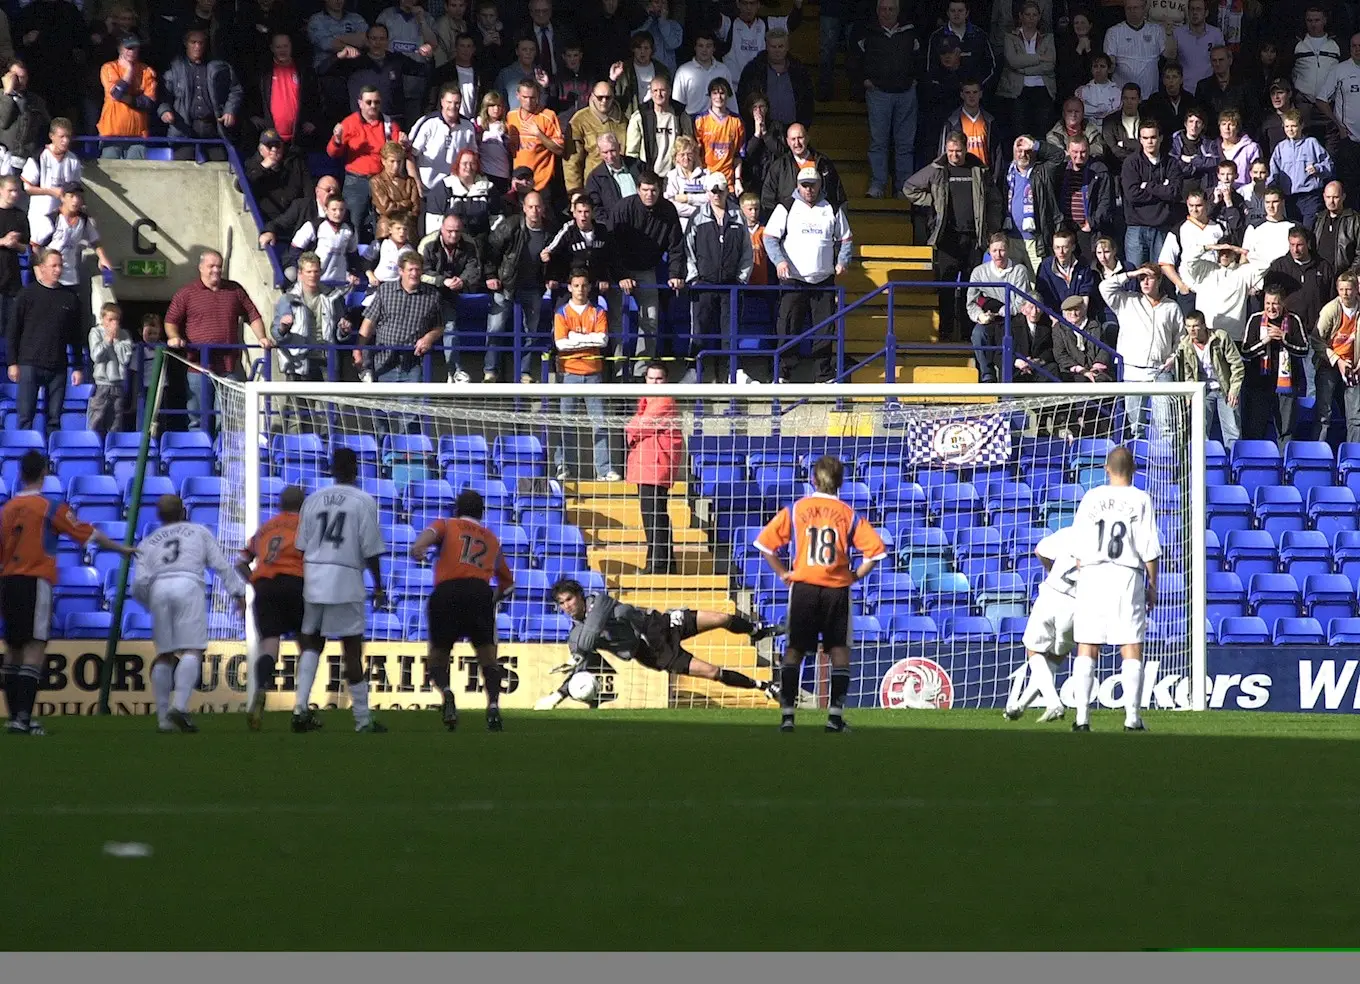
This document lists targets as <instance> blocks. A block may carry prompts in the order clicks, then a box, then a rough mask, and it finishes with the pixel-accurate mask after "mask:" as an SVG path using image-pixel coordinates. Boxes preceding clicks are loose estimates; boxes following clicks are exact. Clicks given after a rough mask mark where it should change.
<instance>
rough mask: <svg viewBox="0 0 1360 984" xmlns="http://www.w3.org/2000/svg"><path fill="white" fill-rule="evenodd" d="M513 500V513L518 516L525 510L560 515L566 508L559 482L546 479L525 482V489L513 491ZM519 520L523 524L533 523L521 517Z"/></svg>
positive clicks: (565, 500) (564, 496)
mask: <svg viewBox="0 0 1360 984" xmlns="http://www.w3.org/2000/svg"><path fill="white" fill-rule="evenodd" d="M513 502H514V512H515V515H516V516H519V517H522V516H523V515H524V514H525V513H526V512H544V513H550V514H554V515H557V516H559V517H560V516H561V515H562V514H563V510H564V509H565V508H566V504H567V497H566V495H565V494H564V493H563V491H562V483H561V482H559V481H557V480H556V479H548V480H540V481H537V482H533V483H528V484H526V486H525V491H516V492H515V493H514V499H513ZM519 522H520V524H521V525H523V526H533V525H534V524H533V523H532V522H529V521H527V520H524V519H522V518H521V519H520V520H519Z"/></svg>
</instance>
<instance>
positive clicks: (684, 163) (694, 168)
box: [666, 137, 708, 229]
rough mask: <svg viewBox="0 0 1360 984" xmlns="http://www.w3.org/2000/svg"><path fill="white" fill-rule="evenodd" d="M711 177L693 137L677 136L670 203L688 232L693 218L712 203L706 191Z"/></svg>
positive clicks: (669, 185)
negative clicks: (707, 178)
mask: <svg viewBox="0 0 1360 984" xmlns="http://www.w3.org/2000/svg"><path fill="white" fill-rule="evenodd" d="M707 176H708V172H707V171H706V170H704V166H703V160H702V158H701V157H700V155H699V144H698V143H697V142H696V141H695V139H694V138H693V137H676V138H675V167H673V168H671V173H670V174H668V175H666V200H667V201H669V202H670V203H671V204H672V205H674V206H675V210H676V211H677V212H679V213H680V223H681V225H683V226H684V227H685V228H686V229H688V228H689V220H690V218H692V217H693V215H694V213H695V212H697V211H699V209H700V208H701V207H703V204H704V202H705V201H707V200H708V193H707V192H706V191H704V178H706V177H707Z"/></svg>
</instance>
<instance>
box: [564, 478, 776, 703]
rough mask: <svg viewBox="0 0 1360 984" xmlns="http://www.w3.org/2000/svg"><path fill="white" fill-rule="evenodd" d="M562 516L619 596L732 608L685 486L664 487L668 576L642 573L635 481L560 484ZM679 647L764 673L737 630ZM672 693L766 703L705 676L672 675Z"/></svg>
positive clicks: (645, 603) (641, 602)
mask: <svg viewBox="0 0 1360 984" xmlns="http://www.w3.org/2000/svg"><path fill="white" fill-rule="evenodd" d="M564 492H565V494H566V517H565V518H566V521H567V522H568V523H570V524H572V525H575V526H579V527H580V528H581V531H582V532H583V533H584V534H585V538H586V554H587V557H588V560H589V565H590V569H591V570H593V571H597V572H599V573H600V574H601V575H602V576H603V577H604V579H605V583H606V584H607V585H608V586H609V589H610V590H611V591H612V592H615V596H616V597H617V598H618V600H619V601H622V602H626V603H628V604H630V605H637V606H638V607H640V608H650V609H654V610H657V611H666V610H668V609H672V608H697V609H704V610H706V611H715V612H729V613H730V612H735V611H736V610H737V604H736V602H735V601H734V600H733V592H732V588H731V582H730V579H729V578H728V575H727V574H725V573H721V568H722V566H723V564H722V563H720V562H719V560H718V558H716V557H715V555H714V551H713V544H712V543H711V541H710V535H709V533H708V532H707V531H706V530H704V529H703V528H702V527H701V526H700V525H699V521H698V518H697V517H696V515H695V510H694V507H693V506H692V505H691V501H690V490H689V485H688V484H687V483H685V482H677V483H676V484H675V485H673V486H672V487H671V496H670V502H669V504H668V505H669V508H668V511H669V513H670V517H671V526H672V539H673V542H674V544H675V560H676V563H677V565H678V567H679V572H678V573H677V574H674V575H654V574H645V573H643V567H644V565H645V562H646V556H647V547H646V538H645V536H644V534H643V529H642V509H641V506H640V505H639V503H638V498H637V486H636V485H633V484H632V483H630V482H593V481H579V482H566V483H565V484H564ZM685 648H686V649H687V650H689V652H691V653H693V654H694V655H695V656H697V657H699V658H700V659H702V660H705V661H707V662H709V663H713V664H714V665H716V666H723V667H727V668H729V669H734V670H740V671H741V672H743V673H746V674H749V675H751V676H754V677H755V678H756V679H757V680H767V679H769V674H770V670H769V667H768V661H766V664H765V665H762V662H761V660H760V658H759V657H758V655H757V653H756V648H755V647H754V646H752V645H750V643H748V642H747V641H746V640H745V639H744V638H742V637H741V636H734V635H732V634H731V633H730V632H726V631H723V630H717V631H713V632H703V633H700V634H699V635H697V636H695V637H694V638H693V639H691V640H689V641H688V642H687V643H686V644H685ZM671 688H672V697H673V698H674V699H675V700H676V701H677V703H678V704H679V706H682V707H685V706H695V705H698V704H703V703H711V704H714V705H719V706H723V707H768V706H769V701H767V700H766V699H765V698H764V696H763V695H761V694H760V693H759V692H758V691H749V692H747V691H738V690H733V689H731V688H730V687H724V686H723V685H721V684H718V683H714V682H711V681H708V680H699V679H694V678H691V677H677V678H672V683H671Z"/></svg>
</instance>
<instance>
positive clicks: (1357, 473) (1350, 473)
mask: <svg viewBox="0 0 1360 984" xmlns="http://www.w3.org/2000/svg"><path fill="white" fill-rule="evenodd" d="M1336 478H1337V481H1338V482H1340V483H1341V484H1342V485H1344V486H1346V487H1347V488H1348V489H1350V490H1351V491H1352V492H1355V493H1357V494H1360V443H1353V442H1350V441H1347V442H1345V443H1343V444H1342V445H1341V446H1340V447H1338V448H1337V449H1336Z"/></svg>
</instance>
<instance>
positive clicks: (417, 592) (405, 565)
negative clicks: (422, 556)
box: [382, 556, 434, 603]
mask: <svg viewBox="0 0 1360 984" xmlns="http://www.w3.org/2000/svg"><path fill="white" fill-rule="evenodd" d="M382 560H383V561H390V562H391V564H392V568H391V571H390V573H389V574H388V576H387V596H388V598H390V599H391V600H392V601H393V602H397V603H400V602H403V601H420V600H422V599H425V598H428V597H429V596H430V592H431V591H433V590H434V570H433V569H432V568H430V567H422V566H421V565H419V564H417V563H415V562H414V561H412V560H401V561H400V562H398V558H394V557H391V556H384V557H383V558H382Z"/></svg>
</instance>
